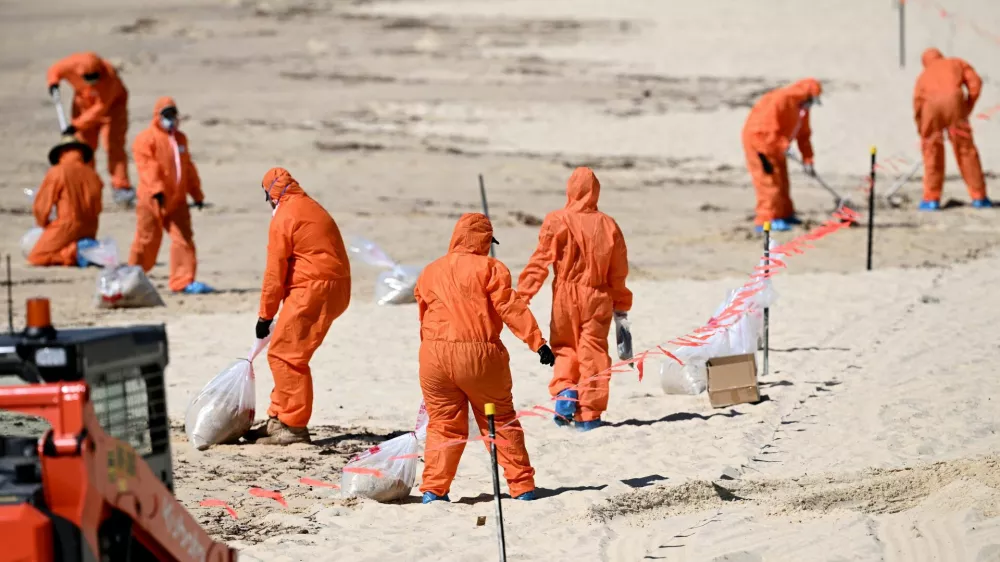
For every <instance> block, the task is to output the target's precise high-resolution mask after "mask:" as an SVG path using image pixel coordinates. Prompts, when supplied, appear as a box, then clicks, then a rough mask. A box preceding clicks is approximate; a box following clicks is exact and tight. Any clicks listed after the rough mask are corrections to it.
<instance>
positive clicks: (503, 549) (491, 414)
mask: <svg viewBox="0 0 1000 562" xmlns="http://www.w3.org/2000/svg"><path fill="white" fill-rule="evenodd" d="M482 178H483V176H479V179H480V181H482ZM480 185H482V184H481V183H480ZM483 201H485V199H484V200H483ZM496 413H497V408H496V406H495V405H493V404H487V405H486V423H487V424H489V429H490V467H491V468H492V470H493V497H494V498H495V499H496V502H497V543H499V545H500V562H507V542H506V540H505V539H504V537H503V509H502V508H501V507H500V471H499V470H498V469H497V430H496V420H495V417H496Z"/></svg>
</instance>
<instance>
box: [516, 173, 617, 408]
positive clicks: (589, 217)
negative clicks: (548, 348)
mask: <svg viewBox="0 0 1000 562" xmlns="http://www.w3.org/2000/svg"><path fill="white" fill-rule="evenodd" d="M600 194H601V183H600V182H599V181H598V180H597V176H595V175H594V172H593V170H591V169H590V168H577V169H576V170H574V171H573V174H572V175H571V176H570V178H569V182H568V183H567V185H566V199H567V201H566V207H565V208H563V209H561V210H558V211H555V212H552V213H549V214H548V215H547V216H546V217H545V220H544V221H543V222H542V228H541V231H540V232H539V235H538V247H537V248H536V249H535V253H534V254H532V255H531V259H530V260H529V261H528V265H527V266H525V268H524V271H522V272H521V276H520V277H519V278H518V280H517V290H518V292H519V293H520V294H521V295H523V296H524V298H525V299H526V300H530V299H531V298H532V297H534V296H535V295H536V294H538V291H539V290H540V289H541V288H542V284H543V283H544V282H545V277H546V276H547V275H548V268H549V266H550V265H551V266H552V269H553V272H554V274H555V278H554V279H553V281H552V324H551V331H550V332H549V336H550V338H551V340H552V341H551V345H552V351H553V352H554V353H555V355H556V365H555V371H554V373H553V377H552V381H551V382H550V383H549V392H550V393H551V394H552V396H556V395H558V394H559V393H560V392H562V391H563V390H566V389H569V388H571V387H575V386H576V385H577V384H580V388H579V407H578V408H577V409H576V420H577V421H582V422H588V421H594V420H598V419H600V417H601V414H602V413H603V412H604V411H605V410H607V409H608V386H609V378H608V377H607V376H596V375H597V374H598V373H601V372H602V371H605V370H606V369H608V368H610V367H611V357H610V356H609V355H608V333H609V332H610V330H611V321H612V319H613V313H614V312H628V311H629V310H631V309H632V292H631V291H629V290H628V288H627V287H626V286H625V278H626V277H627V276H628V250H627V248H626V246H625V237H624V236H622V232H621V229H620V228H619V227H618V224H617V223H616V222H615V221H614V219H612V218H611V217H609V216H608V215H606V214H604V213H602V212H600V211H598V210H597V200H598V198H599V197H600ZM605 375H607V373H605Z"/></svg>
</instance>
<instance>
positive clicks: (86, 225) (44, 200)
mask: <svg viewBox="0 0 1000 562" xmlns="http://www.w3.org/2000/svg"><path fill="white" fill-rule="evenodd" d="M93 157H94V152H93V151H92V150H91V149H90V147H89V146H87V145H86V144H84V143H82V142H80V141H79V140H77V138H76V137H74V136H72V135H66V136H64V137H63V139H62V141H61V142H60V143H59V144H57V145H56V146H54V147H53V148H52V150H51V151H49V163H51V164H52V167H51V168H49V172H48V173H47V174H45V179H44V180H43V181H42V185H41V187H39V188H38V193H37V194H36V195H35V203H34V206H33V209H32V210H33V211H34V214H35V221H36V222H37V223H38V225H39V226H41V227H42V228H43V229H44V230H43V232H42V235H41V237H39V239H38V242H36V243H35V246H34V248H32V250H31V253H29V254H28V262H29V263H30V264H32V265H79V266H80V267H84V266H86V265H87V260H86V258H84V257H83V256H81V255H79V253H78V252H77V249H78V248H77V247H78V245H79V249H83V248H85V247H89V246H95V245H97V241H96V240H94V238H95V237H96V236H97V223H98V219H99V217H100V214H101V188H102V184H101V178H100V177H98V175H97V172H95V171H94V169H93V168H91V167H90V165H89V162H90V160H91V159H92V158H93ZM52 207H55V208H56V213H55V215H56V216H55V218H54V219H53V218H50V216H49V214H50V213H51V212H52Z"/></svg>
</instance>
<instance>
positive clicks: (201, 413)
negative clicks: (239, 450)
mask: <svg viewBox="0 0 1000 562" xmlns="http://www.w3.org/2000/svg"><path fill="white" fill-rule="evenodd" d="M271 329H272V330H273V329H274V323H273V322H272V323H271ZM270 341H271V336H270V334H269V335H268V336H267V337H266V338H264V339H262V340H258V339H255V340H254V343H253V345H252V346H251V347H250V353H249V354H248V355H247V358H246V359H240V360H239V361H236V362H235V363H233V364H232V365H230V366H228V367H226V368H225V369H223V371H222V372H221V373H219V374H218V375H216V376H215V378H213V379H212V380H210V381H208V384H206V385H205V388H203V389H202V391H201V392H199V393H198V395H197V396H195V398H194V400H192V401H191V404H190V405H188V408H187V412H186V413H185V416H184V431H185V432H186V433H187V437H188V441H190V442H191V446H192V447H194V448H195V449H198V450H199V451H204V450H205V449H207V448H209V447H211V446H212V445H219V444H225V443H235V442H237V441H239V439H240V437H242V436H243V435H244V434H245V433H246V432H247V431H249V430H250V426H251V425H252V424H253V419H254V416H255V415H256V409H255V406H256V394H255V393H254V373H253V360H254V358H255V357H257V355H259V354H260V352H261V351H262V350H263V349H264V347H266V346H267V344H268V342H270Z"/></svg>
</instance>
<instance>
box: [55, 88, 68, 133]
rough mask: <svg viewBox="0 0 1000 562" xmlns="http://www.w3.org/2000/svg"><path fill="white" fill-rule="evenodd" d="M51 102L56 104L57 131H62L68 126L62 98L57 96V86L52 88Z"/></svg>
mask: <svg viewBox="0 0 1000 562" xmlns="http://www.w3.org/2000/svg"><path fill="white" fill-rule="evenodd" d="M52 103H54V104H55V106H56V116H57V117H59V132H60V133H61V132H63V131H65V130H66V128H67V127H69V120H68V119H66V109H65V108H63V104H62V99H60V98H59V88H53V89H52Z"/></svg>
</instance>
